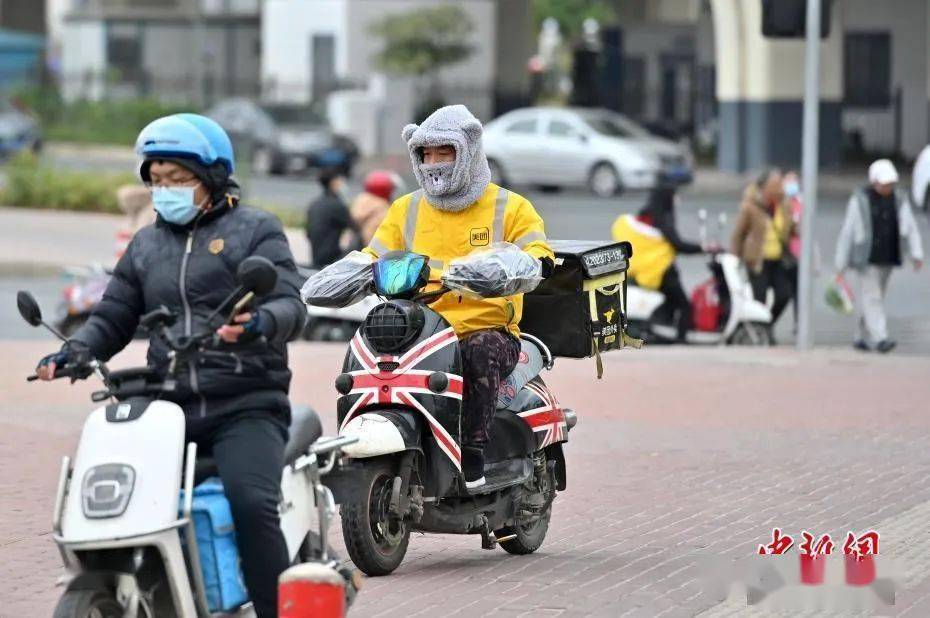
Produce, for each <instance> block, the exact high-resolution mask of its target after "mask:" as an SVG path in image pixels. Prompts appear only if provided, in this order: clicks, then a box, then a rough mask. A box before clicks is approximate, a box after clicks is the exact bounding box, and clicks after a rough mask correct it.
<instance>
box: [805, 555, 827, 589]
mask: <svg viewBox="0 0 930 618" xmlns="http://www.w3.org/2000/svg"><path fill="white" fill-rule="evenodd" d="M799 558H800V559H801V583H802V584H805V585H807V586H819V585H821V584H822V583H823V577H824V572H825V571H826V568H827V561H826V560H825V559H824V558H825V556H822V555H820V556H818V555H813V556H812V555H810V554H800V555H799Z"/></svg>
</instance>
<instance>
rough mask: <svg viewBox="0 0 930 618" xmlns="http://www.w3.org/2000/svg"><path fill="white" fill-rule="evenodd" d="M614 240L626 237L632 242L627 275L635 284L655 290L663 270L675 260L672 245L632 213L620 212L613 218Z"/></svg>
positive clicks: (656, 230) (660, 233)
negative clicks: (631, 253) (615, 218)
mask: <svg viewBox="0 0 930 618" xmlns="http://www.w3.org/2000/svg"><path fill="white" fill-rule="evenodd" d="M611 232H612V233H613V237H614V240H628V241H630V244H632V245H633V258H632V259H631V260H630V269H629V270H628V271H627V276H628V277H630V278H631V279H635V280H636V283H637V285H639V286H641V287H644V288H648V289H650V290H657V289H659V286H660V285H661V284H662V277H663V276H664V275H665V271H666V270H668V269H669V267H670V266H671V265H672V264H673V263H674V262H675V255H676V254H677V252H676V251H675V247H674V246H673V245H672V243H670V242H669V241H668V240H666V238H665V236H663V235H662V232H660V231H659V230H658V229H657V228H655V227H653V226H651V225H649V224H647V223H643V222H642V221H640V220H639V219H637V218H635V217H634V216H633V215H620V216H619V217H617V220H616V221H614V225H613V228H612V230H611Z"/></svg>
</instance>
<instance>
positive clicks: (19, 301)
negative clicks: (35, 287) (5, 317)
mask: <svg viewBox="0 0 930 618" xmlns="http://www.w3.org/2000/svg"><path fill="white" fill-rule="evenodd" d="M16 308H17V309H19V315H21V316H22V318H23V319H24V320H26V322H27V323H28V324H29V325H30V326H41V325H42V309H40V308H39V303H38V302H36V299H35V296H33V295H32V294H30V293H29V292H26V291H25V290H20V291H19V292H17V293H16Z"/></svg>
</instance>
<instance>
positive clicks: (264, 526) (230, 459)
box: [187, 412, 289, 618]
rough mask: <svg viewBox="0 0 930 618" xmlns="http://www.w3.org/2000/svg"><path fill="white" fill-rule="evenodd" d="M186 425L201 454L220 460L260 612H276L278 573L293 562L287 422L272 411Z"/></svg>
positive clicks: (263, 615)
mask: <svg viewBox="0 0 930 618" xmlns="http://www.w3.org/2000/svg"><path fill="white" fill-rule="evenodd" d="M187 425H188V429H187V431H188V439H189V440H192V441H194V442H196V443H197V450H198V454H201V455H204V454H212V455H213V458H214V459H216V464H217V467H218V468H219V472H220V478H221V479H222V481H223V488H224V490H225V492H226V498H227V499H228V500H229V506H230V508H231V510H232V516H233V524H234V525H235V528H236V542H237V543H238V545H239V552H240V554H241V556H242V572H243V575H244V576H245V585H246V587H247V588H248V590H249V596H250V597H251V599H252V603H253V604H254V606H255V613H256V614H258V617H259V618H272V617H274V616H277V615H278V613H277V605H278V575H280V574H281V572H282V571H284V570H285V569H286V568H287V567H288V565H289V559H288V555H287V545H286V544H285V542H284V534H283V533H282V532H281V522H280V518H279V516H278V496H279V494H280V488H281V470H282V469H283V467H284V445H285V443H286V442H287V426H286V425H284V423H283V421H282V420H281V419H280V417H279V416H277V415H275V414H273V413H271V412H256V413H241V412H240V413H235V414H232V415H228V416H227V415H224V416H222V417H219V418H212V417H207V418H205V419H191V420H190V421H189V422H188V424H187Z"/></svg>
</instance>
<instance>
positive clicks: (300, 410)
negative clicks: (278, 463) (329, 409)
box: [284, 406, 323, 464]
mask: <svg viewBox="0 0 930 618" xmlns="http://www.w3.org/2000/svg"><path fill="white" fill-rule="evenodd" d="M288 432H289V435H290V437H289V438H288V441H287V445H286V446H285V447H284V463H286V464H292V463H294V461H296V460H297V458H298V457H300V456H301V455H303V454H304V453H306V452H307V449H309V448H310V445H311V444H313V443H314V442H316V441H317V439H318V438H319V437H320V436H322V435H323V423H322V422H321V421H320V417H319V416H317V413H316V412H314V411H313V410H312V409H311V408H310V406H292V407H291V426H290V427H289V428H288Z"/></svg>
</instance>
